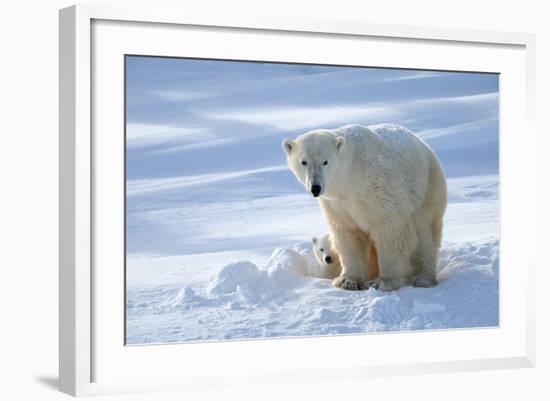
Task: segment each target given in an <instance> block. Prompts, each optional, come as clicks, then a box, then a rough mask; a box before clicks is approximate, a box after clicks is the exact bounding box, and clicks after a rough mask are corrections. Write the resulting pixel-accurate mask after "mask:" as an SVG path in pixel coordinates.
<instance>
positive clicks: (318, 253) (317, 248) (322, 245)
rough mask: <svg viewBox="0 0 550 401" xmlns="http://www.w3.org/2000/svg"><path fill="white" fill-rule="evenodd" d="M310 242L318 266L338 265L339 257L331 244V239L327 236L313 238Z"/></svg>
mask: <svg viewBox="0 0 550 401" xmlns="http://www.w3.org/2000/svg"><path fill="white" fill-rule="evenodd" d="M311 242H312V244H313V254H314V255H315V259H317V262H318V263H319V265H320V266H326V265H330V264H339V263H340V257H339V256H338V252H336V249H335V248H334V245H333V244H332V239H331V237H330V235H329V234H326V235H323V236H322V237H319V238H317V237H314V238H312V240H311Z"/></svg>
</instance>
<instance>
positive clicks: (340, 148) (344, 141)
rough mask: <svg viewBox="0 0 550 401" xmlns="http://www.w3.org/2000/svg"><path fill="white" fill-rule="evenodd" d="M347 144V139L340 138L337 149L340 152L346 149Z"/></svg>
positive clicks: (337, 139)
mask: <svg viewBox="0 0 550 401" xmlns="http://www.w3.org/2000/svg"><path fill="white" fill-rule="evenodd" d="M345 144H346V138H344V137H343V136H339V137H338V138H336V149H338V150H339V151H340V152H341V151H342V149H344V145H345Z"/></svg>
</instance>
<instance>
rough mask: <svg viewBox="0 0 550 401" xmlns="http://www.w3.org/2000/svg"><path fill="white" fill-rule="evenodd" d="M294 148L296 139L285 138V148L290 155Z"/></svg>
mask: <svg viewBox="0 0 550 401" xmlns="http://www.w3.org/2000/svg"><path fill="white" fill-rule="evenodd" d="M292 149H294V141H293V140H292V139H288V138H285V139H283V150H284V151H285V153H286V154H287V155H289V154H290V152H292Z"/></svg>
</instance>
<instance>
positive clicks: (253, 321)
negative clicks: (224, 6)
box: [126, 57, 500, 345]
mask: <svg viewBox="0 0 550 401" xmlns="http://www.w3.org/2000/svg"><path fill="white" fill-rule="evenodd" d="M126 65H127V68H128V70H127V71H128V75H127V85H128V86H127V90H128V96H127V113H128V114H127V121H128V125H127V134H128V141H127V153H126V156H127V157H126V163H127V169H126V173H127V182H126V184H127V185H126V187H127V197H126V300H127V310H126V335H127V337H126V342H127V344H130V345H131V344H157V343H167V342H189V341H221V340H236V339H249V338H280V337H292V336H316V335H335V334H351V333H374V332H386V331H407V330H439V329H455V328H470V327H492V326H497V325H498V324H499V213H500V210H499V176H498V76H497V75H491V74H471V73H449V72H445V73H434V72H421V71H407V70H391V69H380V68H379V69H357V68H342V67H319V66H301V65H285V64H270V63H238V62H207V61H196V60H181V59H170V58H166V59H156V58H151V57H147V58H142V57H130V58H129V59H128V60H127V63H126ZM384 121H386V122H389V121H391V122H394V123H397V124H402V125H404V126H406V127H408V128H410V129H411V130H412V131H413V132H414V133H416V134H417V135H419V136H420V137H421V138H423V139H424V140H425V141H426V142H427V143H428V144H429V145H430V146H431V147H432V148H433V149H434V151H435V153H436V154H437V156H438V157H439V159H440V160H441V162H442V165H443V168H444V171H445V174H446V177H447V184H448V198H449V204H448V208H447V211H446V214H445V221H444V231H443V240H444V242H443V246H442V249H441V251H440V258H439V264H438V277H439V284H438V285H437V286H436V287H433V288H413V287H410V286H407V287H403V288H401V289H399V290H397V291H392V292H388V293H385V292H380V291H377V290H375V289H369V290H367V291H357V292H352V291H345V290H341V289H338V288H334V287H332V285H331V283H330V281H329V280H327V279H323V278H319V276H320V274H319V267H318V266H317V264H316V262H315V259H314V257H313V254H312V249H311V238H312V237H319V236H321V235H323V234H325V233H327V227H326V225H325V223H324V219H323V216H322V214H321V212H320V208H319V205H318V201H317V200H316V199H314V198H313V197H311V196H309V195H308V194H307V193H306V192H305V191H304V189H303V187H302V186H301V185H300V184H299V183H298V182H297V180H296V179H295V177H294V176H293V175H292V173H291V172H290V171H289V169H288V167H287V166H286V164H285V160H284V154H283V152H282V150H281V145H280V144H281V141H282V139H283V138H285V137H294V136H296V135H297V134H299V133H300V132H304V131H307V130H309V129H314V128H323V127H329V128H330V127H333V128H335V127H339V126H344V125H346V124H349V123H360V124H366V125H368V124H375V123H376V124H379V123H381V122H384ZM392 127H393V125H378V129H387V130H388V131H391V129H392Z"/></svg>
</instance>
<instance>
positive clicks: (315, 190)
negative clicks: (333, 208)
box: [311, 184, 321, 197]
mask: <svg viewBox="0 0 550 401" xmlns="http://www.w3.org/2000/svg"><path fill="white" fill-rule="evenodd" d="M311 193H312V194H313V196H315V197H317V196H319V194H320V193H321V186H320V185H317V184H315V185H312V186H311Z"/></svg>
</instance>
